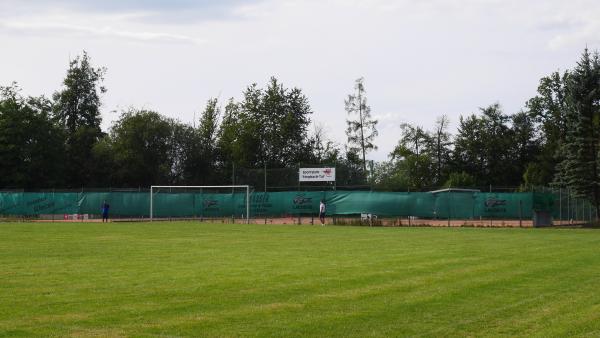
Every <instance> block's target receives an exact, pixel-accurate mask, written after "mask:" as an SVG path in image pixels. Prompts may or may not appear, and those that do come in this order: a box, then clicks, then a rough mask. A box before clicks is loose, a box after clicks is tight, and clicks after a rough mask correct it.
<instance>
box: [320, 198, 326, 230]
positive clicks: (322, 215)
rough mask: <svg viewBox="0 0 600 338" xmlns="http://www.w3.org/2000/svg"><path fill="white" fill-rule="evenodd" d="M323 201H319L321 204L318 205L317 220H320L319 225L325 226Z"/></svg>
mask: <svg viewBox="0 0 600 338" xmlns="http://www.w3.org/2000/svg"><path fill="white" fill-rule="evenodd" d="M325 209H326V208H325V201H324V200H321V204H320V205H319V219H320V220H321V225H325Z"/></svg>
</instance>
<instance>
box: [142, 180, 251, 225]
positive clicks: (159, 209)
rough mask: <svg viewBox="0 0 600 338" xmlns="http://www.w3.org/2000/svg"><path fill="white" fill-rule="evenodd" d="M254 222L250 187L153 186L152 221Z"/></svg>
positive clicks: (151, 190)
mask: <svg viewBox="0 0 600 338" xmlns="http://www.w3.org/2000/svg"><path fill="white" fill-rule="evenodd" d="M170 219H199V220H204V219H209V220H210V219H231V220H233V221H234V222H235V221H236V220H243V221H244V222H246V223H248V222H249V221H250V186H248V185H225V186H151V187H150V220H151V221H152V220H170Z"/></svg>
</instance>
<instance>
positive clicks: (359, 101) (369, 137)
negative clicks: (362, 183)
mask: <svg viewBox="0 0 600 338" xmlns="http://www.w3.org/2000/svg"><path fill="white" fill-rule="evenodd" d="M344 103H345V106H346V112H347V113H348V115H349V119H347V120H346V124H347V128H346V135H347V137H348V147H349V148H350V150H351V152H352V153H360V154H361V155H362V165H363V171H364V172H367V159H366V154H367V153H368V152H369V151H371V150H377V146H376V145H375V143H374V141H375V137H377V135H378V133H377V120H374V119H373V118H372V117H371V107H370V106H369V105H367V97H366V91H365V85H364V78H362V77H361V78H359V79H357V80H356V81H355V84H354V93H353V94H350V95H348V98H347V99H346V100H345V101H344Z"/></svg>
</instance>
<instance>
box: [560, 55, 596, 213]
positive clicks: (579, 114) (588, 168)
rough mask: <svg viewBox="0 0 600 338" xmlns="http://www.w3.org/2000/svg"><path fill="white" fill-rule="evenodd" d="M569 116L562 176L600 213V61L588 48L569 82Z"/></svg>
mask: <svg viewBox="0 0 600 338" xmlns="http://www.w3.org/2000/svg"><path fill="white" fill-rule="evenodd" d="M566 119H567V135H566V140H565V144H564V147H563V148H562V151H563V153H564V158H565V159H564V161H563V162H562V163H561V165H560V169H561V173H560V177H559V179H560V181H562V182H563V183H564V184H565V185H566V186H567V187H569V188H570V189H571V191H572V192H573V194H574V195H575V197H580V198H587V199H589V200H590V201H591V202H592V203H594V205H595V207H596V211H597V212H598V213H600V154H599V150H600V60H599V56H598V53H597V52H596V53H594V54H593V55H591V54H590V53H589V52H588V50H587V48H586V50H585V51H584V53H583V55H582V56H581V59H580V61H579V62H578V63H577V67H576V68H575V69H574V70H573V72H572V73H571V76H570V77H569V81H568V83H567V107H566Z"/></svg>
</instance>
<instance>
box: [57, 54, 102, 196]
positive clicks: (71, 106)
mask: <svg viewBox="0 0 600 338" xmlns="http://www.w3.org/2000/svg"><path fill="white" fill-rule="evenodd" d="M105 73H106V69H105V68H95V67H93V66H92V64H91V61H90V57H89V56H88V54H87V53H86V52H85V51H84V52H83V55H82V56H78V57H76V58H75V59H74V60H72V61H71V62H70V63H69V69H68V70H67V75H66V77H65V79H64V81H63V88H62V89H61V90H59V91H58V92H56V93H55V94H54V114H55V116H56V117H57V118H58V119H59V120H60V121H61V123H62V125H63V127H64V128H65V132H66V144H65V150H66V157H67V162H68V163H69V165H68V166H66V168H65V177H68V178H69V180H68V183H67V185H68V186H70V187H80V186H85V185H88V184H89V182H90V181H91V180H92V177H93V175H94V170H95V168H96V163H94V161H93V157H92V149H93V148H94V145H95V144H96V143H97V142H98V141H99V140H100V138H101V137H102V136H103V133H102V130H101V128H100V123H101V121H102V117H101V115H100V106H101V100H100V96H101V94H103V93H104V92H106V89H105V88H104V87H103V86H102V85H101V83H102V81H103V79H104V74H105Z"/></svg>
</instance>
